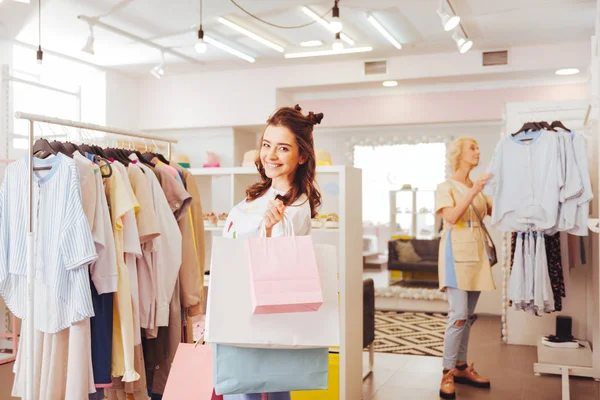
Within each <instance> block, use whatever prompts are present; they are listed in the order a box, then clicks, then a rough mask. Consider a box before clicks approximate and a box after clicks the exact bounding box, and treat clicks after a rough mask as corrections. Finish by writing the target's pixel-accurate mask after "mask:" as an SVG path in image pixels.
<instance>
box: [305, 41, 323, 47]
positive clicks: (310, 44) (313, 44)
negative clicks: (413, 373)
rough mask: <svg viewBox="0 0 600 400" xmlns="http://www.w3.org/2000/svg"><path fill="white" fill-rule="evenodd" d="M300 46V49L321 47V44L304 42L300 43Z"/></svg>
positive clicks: (318, 42) (319, 42) (320, 42)
mask: <svg viewBox="0 0 600 400" xmlns="http://www.w3.org/2000/svg"><path fill="white" fill-rule="evenodd" d="M300 46H302V47H319V46H323V42H322V41H320V40H307V41H306V42H301V43H300Z"/></svg>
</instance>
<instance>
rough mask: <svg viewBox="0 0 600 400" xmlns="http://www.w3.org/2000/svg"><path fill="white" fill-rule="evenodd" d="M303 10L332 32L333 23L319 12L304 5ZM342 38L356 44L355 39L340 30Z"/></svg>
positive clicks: (351, 44)
mask: <svg viewBox="0 0 600 400" xmlns="http://www.w3.org/2000/svg"><path fill="white" fill-rule="evenodd" d="M302 11H303V12H304V14H306V15H308V16H309V17H311V18H312V19H314V20H315V21H317V22H318V23H319V24H321V25H322V26H323V27H325V28H327V30H328V31H330V32H331V25H330V24H329V22H327V21H325V20H324V19H323V18H321V17H320V16H319V15H317V13H315V12H314V11H313V10H311V9H310V8H308V7H306V6H304V7H302ZM340 38H341V39H342V40H343V41H344V42H346V43H348V44H349V45H350V46H354V44H355V42H354V40H353V39H352V38H351V37H350V36H348V35H346V34H345V33H344V32H340Z"/></svg>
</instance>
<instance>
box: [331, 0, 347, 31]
mask: <svg viewBox="0 0 600 400" xmlns="http://www.w3.org/2000/svg"><path fill="white" fill-rule="evenodd" d="M338 1H339V0H335V1H334V3H333V9H332V10H331V18H332V19H331V23H330V24H329V29H331V32H333V33H340V32H341V31H342V29H343V28H344V26H343V25H342V21H340V8H339V7H338Z"/></svg>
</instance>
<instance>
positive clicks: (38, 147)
mask: <svg viewBox="0 0 600 400" xmlns="http://www.w3.org/2000/svg"><path fill="white" fill-rule="evenodd" d="M37 153H40V154H39V155H38V156H39V157H40V158H46V157H48V156H49V155H51V154H54V155H56V153H57V151H56V150H54V148H52V146H50V142H48V141H47V140H46V139H44V138H39V139H38V140H36V141H35V143H34V144H33V154H37Z"/></svg>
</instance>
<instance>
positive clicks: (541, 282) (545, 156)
mask: <svg viewBox="0 0 600 400" xmlns="http://www.w3.org/2000/svg"><path fill="white" fill-rule="evenodd" d="M588 168H589V167H588V161H587V152H586V146H585V138H584V136H583V135H581V134H578V133H575V132H568V131H559V132H555V131H532V132H527V133H523V134H522V133H520V134H518V135H509V136H508V137H506V138H504V139H502V140H501V141H500V142H499V143H498V145H497V147H496V152H495V154H494V158H493V161H492V162H491V164H490V166H489V168H488V172H491V173H493V174H494V176H493V178H492V179H491V180H490V183H489V184H488V186H486V189H485V190H486V192H487V193H489V194H490V195H491V196H493V197H494V211H493V214H492V224H493V225H494V227H496V228H497V229H499V230H501V231H504V232H512V246H511V251H512V256H511V260H512V262H511V266H512V269H511V276H510V281H509V290H508V300H509V302H510V303H511V304H512V306H513V307H514V308H515V309H517V310H523V311H527V312H529V313H531V314H534V315H540V314H542V313H549V312H553V311H560V310H562V308H563V305H562V303H563V298H564V297H565V296H566V291H565V277H568V274H565V273H564V271H563V266H566V265H570V266H572V265H574V264H576V262H575V261H572V260H570V257H567V258H566V260H569V261H568V262H564V261H563V259H565V258H564V257H563V256H562V255H561V250H562V251H563V252H565V256H566V253H567V252H568V253H569V254H582V255H583V256H584V255H585V251H581V249H580V248H579V244H580V241H581V238H577V237H576V236H587V234H588V228H587V222H588V221H587V220H588V214H589V204H590V201H591V200H592V199H593V193H592V189H591V181H590V174H589V169H588ZM571 241H575V242H576V243H574V244H572V245H571V244H570V242H571ZM563 242H564V243H563ZM582 247H583V246H582ZM571 249H573V251H572V252H571V251H570V250H571ZM581 258H584V257H580V259H579V260H578V261H583V260H581Z"/></svg>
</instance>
